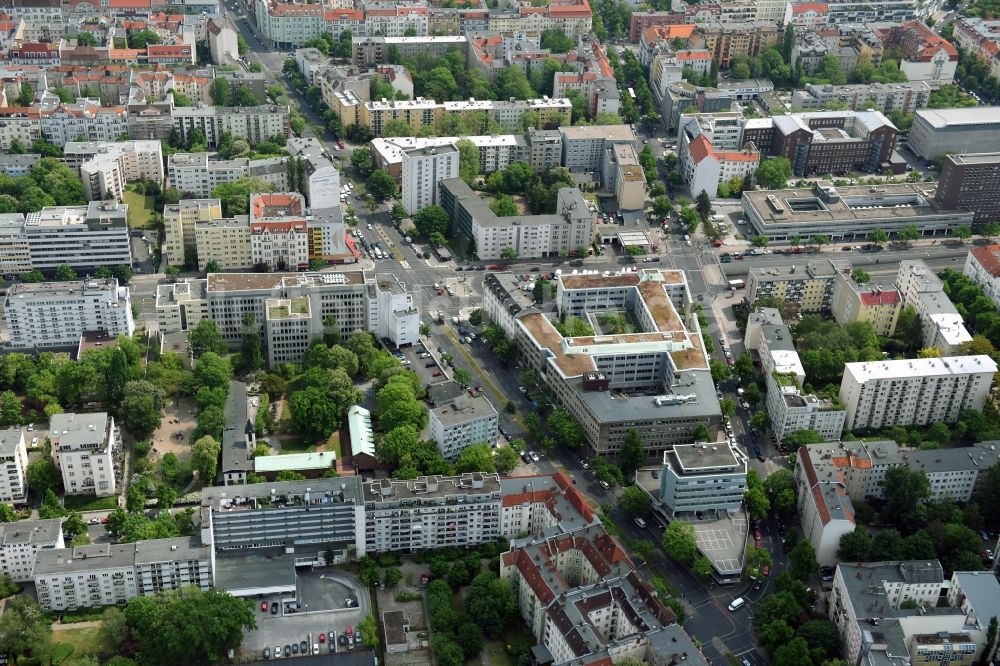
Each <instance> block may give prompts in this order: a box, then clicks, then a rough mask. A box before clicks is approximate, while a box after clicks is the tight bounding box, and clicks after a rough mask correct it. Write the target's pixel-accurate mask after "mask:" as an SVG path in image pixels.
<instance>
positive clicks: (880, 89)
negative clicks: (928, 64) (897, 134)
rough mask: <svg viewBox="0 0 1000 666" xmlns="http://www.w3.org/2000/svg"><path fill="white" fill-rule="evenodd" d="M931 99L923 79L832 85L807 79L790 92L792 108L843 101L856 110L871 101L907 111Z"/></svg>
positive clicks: (812, 107)
mask: <svg viewBox="0 0 1000 666" xmlns="http://www.w3.org/2000/svg"><path fill="white" fill-rule="evenodd" d="M930 99H931V87H930V86H929V85H928V84H927V82H926V81H909V82H907V83H865V84H861V83H859V84H850V85H843V86H835V85H831V84H829V83H824V84H820V83H807V84H806V85H805V88H803V89H801V90H796V91H795V92H794V93H792V110H793V111H800V110H801V111H821V110H823V109H825V108H828V107H829V106H831V105H833V104H846V105H847V108H849V109H851V110H854V111H856V110H859V109H864V108H866V107H868V106H869V105H870V104H874V105H875V108H877V109H878V110H879V111H881V112H882V113H889V112H890V111H899V112H900V113H902V114H903V115H908V114H911V113H913V112H914V111H916V110H917V109H923V108H926V106H927V103H928V102H930Z"/></svg>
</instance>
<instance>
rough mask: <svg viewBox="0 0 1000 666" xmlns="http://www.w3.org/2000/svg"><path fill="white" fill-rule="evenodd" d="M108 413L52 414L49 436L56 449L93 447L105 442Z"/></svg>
mask: <svg viewBox="0 0 1000 666" xmlns="http://www.w3.org/2000/svg"><path fill="white" fill-rule="evenodd" d="M107 430H108V414H107V412H95V413H92V414H73V413H64V414H54V415H53V416H52V419H51V421H50V422H49V436H50V437H51V439H52V445H53V447H56V448H57V449H58V450H70V451H72V450H76V449H95V448H100V447H102V446H104V445H105V444H106V443H107Z"/></svg>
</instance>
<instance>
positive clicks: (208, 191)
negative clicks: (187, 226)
mask: <svg viewBox="0 0 1000 666" xmlns="http://www.w3.org/2000/svg"><path fill="white" fill-rule="evenodd" d="M209 157H210V155H209V153H174V154H172V155H170V156H168V157H167V179H168V181H169V183H170V185H171V186H172V187H176V188H177V189H178V190H180V191H181V192H183V193H184V194H185V195H187V196H190V197H195V198H201V199H207V198H210V197H211V196H212V190H214V189H215V188H216V187H217V186H218V185H222V184H223V183H231V182H233V181H234V180H237V179H239V178H243V177H244V176H249V177H251V178H260V179H261V180H263V181H265V182H267V183H270V184H271V185H272V186H273V187H274V191H275V192H284V191H285V190H287V189H288V187H289V183H288V158H286V157H266V158H263V159H258V160H251V159H248V158H246V157H237V158H234V159H231V160H212V159H209Z"/></svg>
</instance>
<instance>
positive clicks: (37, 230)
mask: <svg viewBox="0 0 1000 666" xmlns="http://www.w3.org/2000/svg"><path fill="white" fill-rule="evenodd" d="M24 235H25V236H26V237H27V239H28V251H29V253H30V254H31V267H32V268H37V269H38V270H40V271H42V272H46V273H49V272H52V271H55V269H56V268H58V267H59V266H61V265H62V264H69V266H70V267H72V268H74V269H76V270H77V272H91V271H95V270H97V269H98V268H102V267H108V266H131V265H132V247H131V244H130V242H129V235H128V205H127V204H123V203H117V202H114V201H91V202H90V203H89V204H88V205H86V206H46V207H45V208H43V209H42V210H40V211H39V212H37V213H28V214H27V216H26V217H25V222H24Z"/></svg>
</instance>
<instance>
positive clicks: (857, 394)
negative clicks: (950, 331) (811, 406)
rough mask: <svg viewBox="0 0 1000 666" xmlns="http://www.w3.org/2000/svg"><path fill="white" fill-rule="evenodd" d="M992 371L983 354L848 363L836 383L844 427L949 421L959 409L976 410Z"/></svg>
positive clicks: (992, 363)
mask: <svg viewBox="0 0 1000 666" xmlns="http://www.w3.org/2000/svg"><path fill="white" fill-rule="evenodd" d="M996 371H997V364H996V362H995V361H993V359H992V358H990V357H989V356H987V355H985V354H979V355H976V356H946V357H944V358H914V359H902V360H898V361H870V362H867V363H848V364H846V365H845V366H844V378H843V380H842V381H841V383H840V400H841V401H842V402H843V403H844V405H845V406H846V408H847V419H846V422H845V424H844V427H845V428H846V429H847V430H867V429H873V430H874V429H878V428H885V427H888V426H893V425H928V424H930V423H938V422H943V423H954V422H955V421H957V420H958V415H959V413H960V412H962V410H965V409H973V410H977V411H979V410H982V408H983V405H984V404H985V403H986V397H987V395H988V394H989V391H990V385H991V384H992V383H993V375H994V373H996Z"/></svg>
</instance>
